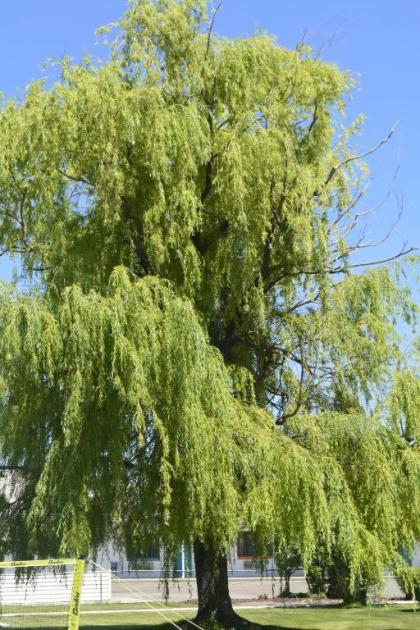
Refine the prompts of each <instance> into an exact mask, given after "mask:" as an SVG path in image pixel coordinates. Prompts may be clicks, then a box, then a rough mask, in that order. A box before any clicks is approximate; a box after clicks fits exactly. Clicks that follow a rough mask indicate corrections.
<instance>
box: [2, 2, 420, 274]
mask: <svg viewBox="0 0 420 630" xmlns="http://www.w3.org/2000/svg"><path fill="white" fill-rule="evenodd" d="M125 8H126V2H125V0H0V91H2V92H3V93H5V94H6V96H7V97H12V96H16V95H20V96H22V95H23V93H24V88H25V86H26V85H27V84H28V83H29V82H30V81H31V80H32V79H36V78H39V77H40V76H43V74H44V71H42V70H41V69H40V65H41V64H42V62H43V61H45V59H46V58H48V57H53V58H59V57H61V56H62V55H71V56H73V57H75V58H79V57H80V56H81V55H83V54H86V53H89V52H90V53H93V54H94V55H95V54H102V53H101V51H100V50H99V49H98V48H97V47H95V44H94V42H95V38H94V34H93V33H94V31H95V29H96V28H97V27H98V26H100V25H103V24H106V23H109V22H112V21H114V20H116V19H117V18H118V17H119V15H121V13H122V12H123V11H124V10H125ZM261 28H263V29H266V30H268V31H270V32H272V33H274V34H275V35H276V36H277V38H278V42H279V43H280V44H282V45H284V46H287V47H294V46H295V45H296V43H297V42H298V41H300V40H301V38H302V34H303V32H304V31H306V33H307V34H306V41H307V42H308V43H310V44H312V45H313V47H314V48H315V49H318V48H319V47H320V46H323V45H325V44H327V46H324V49H323V52H322V54H321V56H322V59H324V60H327V61H333V62H335V63H337V64H338V65H339V67H340V68H342V69H350V70H352V71H353V72H354V73H355V74H356V75H357V77H358V88H357V89H356V91H355V92H354V97H353V100H352V102H351V104H350V107H349V119H350V118H351V117H353V116H355V115H357V114H358V113H359V112H364V113H365V114H366V116H367V120H366V123H365V132H364V134H363V136H362V137H361V138H360V139H359V144H360V150H361V151H362V150H364V149H368V148H369V147H371V146H372V145H374V144H376V142H377V141H378V140H380V139H381V138H382V137H384V136H385V135H386V133H387V132H388V131H389V129H390V128H391V126H392V125H393V124H394V123H395V122H396V121H401V123H400V125H399V127H398V130H397V132H396V133H395V135H394V137H393V139H392V141H391V142H390V143H388V144H387V145H386V146H384V147H383V148H382V149H381V150H380V151H379V152H378V153H377V154H375V156H374V157H373V158H372V159H371V161H370V164H371V169H372V174H373V178H374V182H373V184H372V187H371V192H370V199H369V201H372V202H375V201H380V200H381V198H382V196H384V195H385V193H386V192H387V190H388V188H389V185H390V182H391V180H392V176H393V173H394V171H395V169H396V167H397V166H399V172H398V178H397V182H396V190H397V191H398V194H400V195H402V197H403V201H404V207H405V211H404V215H403V217H402V220H401V221H400V223H399V225H398V227H397V228H396V231H395V234H394V236H393V237H392V239H390V241H389V242H388V243H386V244H385V245H383V246H382V249H381V251H380V252H378V253H379V254H380V255H390V254H391V253H392V252H394V251H397V250H398V248H399V247H400V246H401V244H402V243H403V241H404V240H405V239H407V240H408V241H409V242H410V244H411V245H415V246H418V245H419V240H420V239H419V234H420V219H419V211H420V186H419V184H420V168H419V167H420V117H419V114H418V112H419V101H420V71H419V67H420V46H419V39H420V35H419V33H420V1H418V0H399V1H397V0H224V4H223V8H222V10H221V11H220V13H219V15H218V17H217V20H216V27H215V30H216V31H217V32H219V33H220V34H222V35H225V36H231V37H235V36H244V35H248V34H251V33H252V32H254V31H255V30H256V29H261ZM330 40H331V41H330ZM396 212H397V202H396V200H395V197H394V195H392V196H391V197H390V199H389V201H388V202H387V203H386V204H385V206H384V207H383V208H382V210H381V211H380V212H378V213H377V214H376V216H374V217H373V218H372V221H371V234H370V236H371V239H372V240H375V239H377V238H379V237H380V235H381V234H383V233H385V232H386V231H387V228H388V227H389V226H390V225H391V224H392V221H393V219H394V218H395V214H396ZM10 274H11V265H10V262H9V261H7V260H5V259H4V258H3V259H1V258H0V278H6V279H9V278H10Z"/></svg>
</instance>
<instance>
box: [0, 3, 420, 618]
mask: <svg viewBox="0 0 420 630" xmlns="http://www.w3.org/2000/svg"><path fill="white" fill-rule="evenodd" d="M114 27H115V33H116V34H115V38H114V40H113V41H112V43H111V44H110V56H109V59H108V61H107V62H106V63H99V62H94V61H92V60H91V59H85V60H84V61H83V62H82V63H74V62H72V61H71V60H69V59H64V60H63V61H62V63H61V78H60V80H59V81H58V82H57V83H56V84H55V85H53V86H49V85H47V84H45V83H43V82H42V81H41V82H35V83H32V84H31V85H30V86H29V87H28V89H27V92H26V95H25V97H24V99H23V100H22V101H7V102H4V103H3V105H2V109H1V112H0V246H1V253H8V254H10V255H14V256H17V257H18V258H19V265H20V268H21V271H22V275H23V277H24V278H25V289H24V290H22V289H21V290H17V289H15V288H13V287H11V286H9V285H6V284H4V285H3V286H2V289H1V291H0V357H1V362H0V394H1V399H0V400H1V404H0V450H1V460H2V461H1V469H2V470H3V471H4V473H5V474H6V475H7V488H6V490H4V496H3V498H2V501H1V502H0V510H1V518H2V523H3V526H2V538H1V541H0V545H1V548H2V551H3V553H12V554H13V555H14V556H16V557H23V556H26V557H27V556H28V555H30V554H39V555H41V556H47V555H52V554H57V553H62V554H67V553H72V554H74V553H80V552H86V551H94V550H95V549H97V548H98V547H99V546H100V545H101V544H102V543H103V542H104V541H107V540H110V539H112V540H114V541H116V543H117V544H119V545H121V546H122V547H124V548H125V549H126V550H127V552H128V554H129V555H133V554H135V553H138V551H139V550H143V551H145V550H146V549H147V547H148V545H149V544H150V543H151V542H154V541H156V540H159V541H160V543H161V544H162V545H163V547H164V549H165V558H166V559H167V562H168V563H170V562H171V561H172V560H173V558H174V556H175V554H176V550H177V548H179V545H180V544H182V543H183V542H185V541H192V542H193V547H194V555H195V566H196V570H197V586H198V595H199V612H198V620H199V621H200V623H206V622H208V621H210V620H211V619H213V620H216V621H217V622H219V623H221V624H225V625H227V624H232V623H236V622H237V621H238V620H237V619H235V616H234V613H233V610H232V605H231V601H230V597H229V591H228V583H227V563H228V555H229V550H230V548H231V545H232V542H233V541H234V540H235V538H236V536H237V533H238V530H239V529H240V528H243V527H244V526H247V527H248V528H249V529H250V531H251V533H252V536H253V539H254V541H255V545H256V549H257V553H259V554H260V555H261V558H264V557H265V554H266V549H267V547H268V545H269V543H271V544H273V543H274V546H275V549H281V548H285V547H289V548H294V549H296V550H297V551H298V552H299V554H300V556H301V557H302V559H303V563H304V565H305V566H309V565H310V564H311V562H312V561H313V559H314V558H315V557H316V556H317V554H318V553H319V550H320V549H322V550H323V553H324V554H326V555H327V556H328V557H330V558H337V559H339V561H340V562H342V563H344V564H345V566H346V569H347V574H346V580H347V586H348V589H349V591H350V592H351V591H354V589H355V588H356V585H360V584H361V585H371V584H375V583H378V582H380V580H381V575H382V572H383V570H384V568H386V567H391V566H392V564H393V563H394V562H396V561H397V560H396V558H397V555H398V554H397V551H398V550H399V549H406V550H410V549H411V548H412V547H413V545H414V543H415V540H416V539H418V538H419V537H420V502H419V488H420V484H419V481H420V461H419V451H418V437H419V417H418V409H419V398H420V395H419V384H418V379H417V376H416V374H415V373H414V372H413V371H410V370H409V368H408V367H406V366H404V361H403V357H402V356H401V355H400V352H399V338H398V334H397V332H396V328H395V324H396V322H397V320H399V319H402V320H404V321H406V322H409V323H410V322H412V321H413V318H414V314H415V308H414V306H413V304H412V301H411V298H410V295H409V293H408V291H407V290H406V289H403V288H401V285H400V284H399V282H398V278H396V273H397V270H396V269H394V268H391V267H387V266H368V267H367V268H366V269H364V270H363V271H364V273H358V272H359V271H360V270H359V269H357V272H356V270H355V267H356V263H354V262H353V254H354V253H355V252H357V250H358V249H359V248H360V247H362V246H363V245H364V243H363V242H362V241H361V239H360V238H359V236H358V232H357V230H358V226H359V224H360V220H361V213H360V212H359V211H358V210H357V208H358V207H359V206H358V204H359V203H360V202H361V201H363V199H362V198H363V191H364V187H365V182H366V175H367V170H366V167H365V166H364V164H363V162H362V160H361V159H360V157H359V156H358V154H357V152H356V151H355V150H354V147H353V144H354V140H353V139H354V136H355V135H356V134H357V133H358V132H359V128H360V124H361V120H359V119H358V120H356V121H355V122H354V123H353V124H351V125H350V126H347V127H345V126H344V116H345V105H346V99H347V97H348V95H349V93H350V91H351V88H352V79H351V76H350V75H349V74H347V73H343V72H341V71H340V70H339V69H338V68H337V67H335V66H334V65H331V64H327V63H324V62H321V61H320V60H318V59H315V58H313V56H312V54H311V51H310V50H309V49H308V48H307V47H304V46H301V47H298V49H297V50H295V51H289V50H286V49H284V48H282V47H281V46H279V45H278V44H277V42H276V41H275V39H274V38H273V37H271V36H269V35H266V34H258V35H255V36H252V37H249V38H245V39H235V40H229V39H223V38H220V37H216V36H215V35H214V34H213V20H212V19H211V20H210V23H209V21H207V7H206V4H205V2H204V1H200V0H182V1H176V0H156V1H154V2H153V1H152V0H138V1H135V2H132V3H131V4H130V6H129V8H128V10H127V12H126V13H125V14H124V15H123V17H122V18H121V20H120V21H119V22H118V24H116V25H114ZM109 30H111V31H112V30H113V29H112V28H111V27H109V28H108V27H107V28H105V29H101V33H102V35H105V36H107V31H109ZM405 253H407V251H406V250H402V251H401V252H398V253H397V254H396V257H398V256H399V255H402V254H405ZM404 370H406V371H404ZM392 379H393V380H392ZM391 382H393V386H391V385H390V384H391ZM3 487H4V483H3ZM168 566H169V564H168ZM238 623H239V622H238Z"/></svg>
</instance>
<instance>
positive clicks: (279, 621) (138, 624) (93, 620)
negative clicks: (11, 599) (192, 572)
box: [81, 604, 420, 630]
mask: <svg viewBox="0 0 420 630" xmlns="http://www.w3.org/2000/svg"><path fill="white" fill-rule="evenodd" d="M137 607H138V606H136V605H129V604H127V605H123V606H121V605H120V606H116V607H114V606H112V605H111V606H108V607H101V610H104V611H105V610H106V608H108V609H109V611H107V612H106V614H95V613H94V610H92V608H91V607H89V608H90V612H89V614H88V613H87V611H86V614H85V615H83V610H82V616H81V627H82V628H87V629H88V628H89V629H90V630H93V629H94V628H101V627H104V626H106V627H108V628H111V627H114V628H125V629H126V630H137V629H141V630H148V628H151V627H152V628H153V630H158V628H157V626H160V628H159V630H173V626H172V625H170V624H166V623H162V622H163V619H162V617H160V616H159V615H158V614H157V613H155V612H128V610H129V609H130V610H132V609H133V608H137ZM117 609H118V612H114V611H117ZM120 610H121V612H119V611H120ZM124 610H127V612H124ZM238 612H239V613H240V614H241V615H243V616H244V617H246V618H247V619H249V620H250V621H253V622H255V623H258V624H261V625H263V626H267V630H274V628H284V629H287V630H419V629H420V610H418V611H417V612H414V611H413V608H412V607H410V606H385V607H376V608H348V609H340V608H293V609H290V608H289V609H278V608H277V609H263V610H238ZM164 614H165V615H166V616H167V617H169V618H170V619H172V620H173V621H175V622H176V621H179V620H180V617H179V616H178V615H177V614H176V613H174V612H168V611H165V613H164ZM183 615H184V616H185V617H191V618H192V617H193V615H194V613H192V612H184V613H183ZM191 630H194V627H193V626H191Z"/></svg>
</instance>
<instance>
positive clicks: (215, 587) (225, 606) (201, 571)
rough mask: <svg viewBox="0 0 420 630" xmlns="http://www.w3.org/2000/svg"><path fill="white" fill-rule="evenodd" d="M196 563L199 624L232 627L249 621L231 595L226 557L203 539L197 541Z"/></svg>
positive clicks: (195, 549) (195, 548) (195, 544)
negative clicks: (237, 610) (238, 611)
mask: <svg viewBox="0 0 420 630" xmlns="http://www.w3.org/2000/svg"><path fill="white" fill-rule="evenodd" d="M194 562H195V572H196V579H197V591H198V613H197V617H196V619H195V621H196V622H197V623H199V624H200V625H212V624H214V623H215V622H216V623H217V625H220V626H222V627H223V626H226V627H232V625H235V626H238V625H244V624H246V621H245V620H244V619H241V617H239V615H237V614H236V613H235V611H234V610H233V607H232V601H231V599H230V595H229V584H228V568H227V558H226V556H220V555H217V554H216V553H215V551H214V550H213V549H211V548H209V547H206V546H205V545H204V544H203V543H202V542H201V541H199V540H195V541H194Z"/></svg>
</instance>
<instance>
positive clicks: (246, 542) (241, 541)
mask: <svg viewBox="0 0 420 630" xmlns="http://www.w3.org/2000/svg"><path fill="white" fill-rule="evenodd" d="M237 551H238V556H239V557H240V556H248V557H249V556H253V555H254V545H253V544H252V540H251V534H250V533H249V532H239V536H238V544H237Z"/></svg>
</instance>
